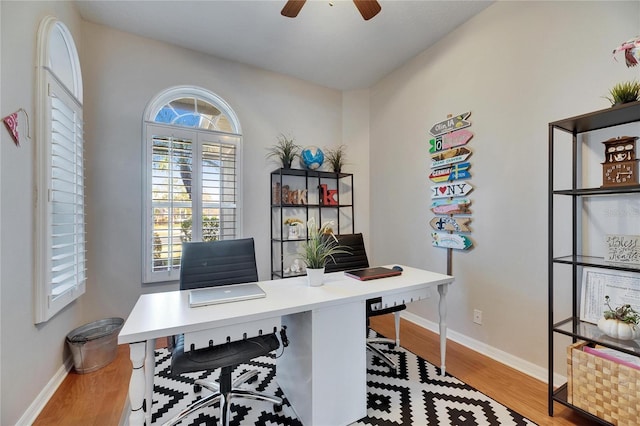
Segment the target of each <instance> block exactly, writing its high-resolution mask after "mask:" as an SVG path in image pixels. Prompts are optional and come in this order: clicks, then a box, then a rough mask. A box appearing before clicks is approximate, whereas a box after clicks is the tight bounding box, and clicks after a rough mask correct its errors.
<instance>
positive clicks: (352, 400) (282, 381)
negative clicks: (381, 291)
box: [276, 301, 367, 426]
mask: <svg viewBox="0 0 640 426" xmlns="http://www.w3.org/2000/svg"><path fill="white" fill-rule="evenodd" d="M282 323H283V324H284V325H286V326H287V336H288V337H289V341H290V342H291V344H290V345H289V347H288V348H286V349H285V350H284V354H283V355H282V356H281V357H280V358H278V360H277V361H276V362H277V367H276V379H277V381H278V384H279V385H280V387H281V389H282V390H283V391H284V394H285V395H286V396H287V398H288V399H289V402H290V403H291V406H292V407H293V409H294V411H295V412H296V414H297V415H298V418H299V419H300V421H301V422H302V423H303V424H304V425H305V426H318V425H319V426H327V425H332V426H333V425H335V426H342V425H348V424H351V423H353V422H355V421H357V420H358V419H361V418H362V417H364V416H366V414H367V354H366V335H365V330H366V318H365V307H364V301H359V302H354V303H345V304H341V305H337V306H329V307H325V308H320V309H314V310H313V311H310V312H301V313H297V314H291V315H285V316H283V317H282Z"/></svg>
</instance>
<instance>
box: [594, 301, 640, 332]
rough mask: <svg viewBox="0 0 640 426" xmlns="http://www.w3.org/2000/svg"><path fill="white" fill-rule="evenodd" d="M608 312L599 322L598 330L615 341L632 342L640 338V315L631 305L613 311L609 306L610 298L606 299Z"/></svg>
mask: <svg viewBox="0 0 640 426" xmlns="http://www.w3.org/2000/svg"><path fill="white" fill-rule="evenodd" d="M604 300H605V302H604V303H605V305H607V308H609V309H607V310H605V311H604V313H603V316H602V318H600V321H598V328H599V329H600V330H601V331H602V332H603V333H604V334H606V335H607V336H609V337H613V338H614V339H621V340H632V339H637V338H638V337H640V328H639V327H638V323H640V314H638V312H636V311H635V310H634V309H633V308H632V307H631V305H629V304H625V305H622V306H619V307H617V308H616V309H613V308H612V307H611V305H610V304H609V296H605V297H604Z"/></svg>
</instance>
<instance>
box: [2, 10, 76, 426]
mask: <svg viewBox="0 0 640 426" xmlns="http://www.w3.org/2000/svg"><path fill="white" fill-rule="evenodd" d="M49 14H51V15H55V16H58V17H59V18H60V19H62V20H63V21H64V23H65V24H66V25H67V26H68V28H69V30H70V31H71V33H72V34H73V38H74V39H75V42H76V45H77V47H78V49H79V50H80V51H81V50H82V44H83V43H82V36H81V33H80V17H79V15H78V14H77V13H75V11H74V9H73V8H72V7H70V5H69V3H57V2H7V1H3V2H2V28H1V31H2V52H1V55H2V73H1V80H0V84H1V86H2V100H1V106H0V116H2V117H5V116H7V115H8V114H11V113H13V112H15V111H16V110H18V109H19V108H24V109H25V110H26V111H27V112H28V114H29V124H30V125H31V129H30V133H31V137H32V139H31V140H28V139H27V138H26V136H27V126H26V122H25V120H24V115H22V114H21V115H20V118H19V120H20V121H21V124H20V133H21V139H22V143H21V146H20V147H19V148H18V147H16V146H15V145H14V144H13V141H12V140H11V138H10V137H9V135H8V133H7V131H6V129H5V128H4V124H2V130H1V132H2V133H1V143H0V158H1V164H0V184H1V186H0V205H1V206H2V214H1V217H0V228H1V229H2V240H1V243H0V244H1V246H0V251H1V252H2V257H1V258H0V271H1V276H0V282H1V283H2V288H1V289H0V291H1V292H2V296H1V298H0V299H1V303H2V306H1V314H0V315H1V326H2V330H1V336H2V354H1V358H2V366H1V374H0V375H1V387H2V390H3V392H2V395H1V400H0V405H1V406H2V410H1V411H2V417H1V418H0V424H3V425H13V424H15V423H16V421H17V420H18V419H19V418H20V417H21V416H22V415H23V413H25V411H26V410H27V408H28V407H29V405H30V404H31V403H32V401H34V400H35V399H36V398H37V397H38V395H39V394H40V392H41V391H42V389H43V388H45V387H46V385H47V383H48V382H49V381H50V380H52V381H55V380H56V379H59V378H60V373H62V374H64V368H61V366H62V365H63V358H64V356H65V347H64V345H65V343H64V338H65V336H66V334H67V333H68V332H69V331H71V330H72V329H73V328H75V327H77V326H78V325H80V323H81V321H83V319H84V318H83V317H82V316H81V310H80V309H79V306H80V305H79V304H78V303H76V304H73V305H71V306H70V307H68V308H67V309H65V310H63V311H62V312H60V313H59V314H58V315H57V316H56V318H55V319H54V320H52V321H49V322H47V323H45V324H41V325H38V326H35V325H34V313H33V287H32V286H33V261H34V258H33V252H34V201H33V189H34V168H33V165H34V155H35V149H36V147H37V144H38V141H36V140H35V138H34V137H33V135H34V133H35V132H34V128H33V124H34V121H35V116H34V111H35V109H34V86H35V84H34V83H35V52H36V33H37V30H38V26H39V24H40V21H41V20H42V18H44V17H45V16H46V15H49Z"/></svg>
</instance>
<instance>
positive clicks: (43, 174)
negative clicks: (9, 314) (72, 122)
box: [34, 16, 86, 324]
mask: <svg viewBox="0 0 640 426" xmlns="http://www.w3.org/2000/svg"><path fill="white" fill-rule="evenodd" d="M54 31H57V32H58V35H60V36H61V37H62V39H63V41H64V43H65V45H66V48H67V49H66V54H67V55H69V58H68V59H69V64H70V67H71V69H70V70H67V71H70V76H71V81H70V82H69V83H70V84H71V85H72V86H73V87H67V86H66V85H65V84H64V83H63V82H62V81H60V80H59V79H58V78H57V76H56V73H55V72H54V71H55V70H52V69H51V55H52V52H51V49H50V41H51V37H52V35H53V34H54ZM52 92H55V93H57V94H59V96H58V97H59V98H61V99H62V98H65V99H64V100H62V101H63V102H64V103H65V105H67V106H69V107H70V108H71V109H72V110H73V111H74V114H76V116H77V117H78V119H79V120H80V121H82V116H83V108H82V96H83V95H82V93H83V89H82V73H81V71H80V62H79V58H78V52H77V50H76V47H75V43H74V40H73V36H72V35H71V33H70V31H69V29H68V28H67V27H66V26H65V25H64V24H63V23H62V22H60V21H58V20H57V19H56V18H55V17H53V16H47V17H45V18H44V19H43V20H42V21H41V23H40V27H39V28H38V35H37V63H36V123H35V127H36V138H37V139H36V141H37V142H38V144H37V156H36V164H37V167H36V168H35V169H36V170H35V182H36V197H35V198H36V209H35V210H36V233H35V257H34V262H35V268H34V269H35V272H34V321H35V323H36V324H39V323H43V322H46V321H48V320H49V319H51V318H52V317H53V316H54V315H56V314H57V313H58V312H59V311H61V310H62V309H63V308H64V307H66V306H67V305H68V304H70V303H71V302H73V301H74V300H76V299H77V298H78V297H80V296H81V295H82V294H84V293H85V290H86V252H85V250H86V226H85V225H83V226H82V232H81V234H79V235H80V236H81V238H82V247H81V248H82V252H83V255H82V256H81V262H80V263H77V264H76V265H75V267H76V271H77V270H78V268H82V273H81V274H78V275H81V276H80V280H79V281H76V282H75V283H74V284H73V285H71V286H69V287H67V288H65V289H64V290H63V291H61V292H60V293H58V294H57V295H55V297H54V288H53V285H52V254H51V247H52V234H51V230H50V228H51V224H52V222H53V221H52V214H53V211H52V208H51V206H52V203H51V202H50V201H49V195H50V187H51V182H52V174H51V164H52V155H53V154H52V140H53V139H52V131H53V129H52V119H53V114H52V101H51V96H50V94H51V93H52ZM75 130H76V129H75V128H74V132H75ZM74 135H76V133H74ZM80 137H81V138H83V135H82V132H80ZM83 146H84V140H82V141H81V149H83ZM83 156H84V155H83ZM81 161H82V162H84V159H82V160H81ZM82 177H83V178H84V173H83V176H82ZM83 186H84V182H83ZM83 192H84V191H83ZM85 218H86V209H85V208H83V211H82V223H83V224H85V223H86V220H85ZM77 236H78V234H76V237H77ZM57 290H60V288H57Z"/></svg>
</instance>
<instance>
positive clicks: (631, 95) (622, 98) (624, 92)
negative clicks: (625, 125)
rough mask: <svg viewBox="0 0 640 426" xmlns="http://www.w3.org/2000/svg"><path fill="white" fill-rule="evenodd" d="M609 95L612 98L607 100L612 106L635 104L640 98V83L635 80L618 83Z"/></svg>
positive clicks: (607, 97) (608, 97)
mask: <svg viewBox="0 0 640 426" xmlns="http://www.w3.org/2000/svg"><path fill="white" fill-rule="evenodd" d="M609 95H611V96H605V98H606V99H608V100H609V102H611V105H612V106H614V105H620V104H626V103H629V102H635V101H637V100H638V99H639V98H640V83H638V82H637V81H635V80H633V81H625V82H624V83H617V84H616V85H615V86H613V87H612V88H611V90H609Z"/></svg>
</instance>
